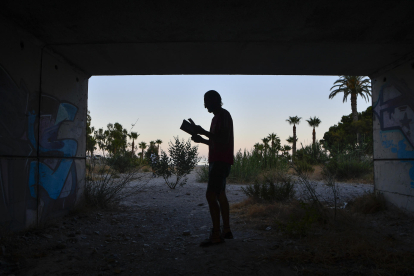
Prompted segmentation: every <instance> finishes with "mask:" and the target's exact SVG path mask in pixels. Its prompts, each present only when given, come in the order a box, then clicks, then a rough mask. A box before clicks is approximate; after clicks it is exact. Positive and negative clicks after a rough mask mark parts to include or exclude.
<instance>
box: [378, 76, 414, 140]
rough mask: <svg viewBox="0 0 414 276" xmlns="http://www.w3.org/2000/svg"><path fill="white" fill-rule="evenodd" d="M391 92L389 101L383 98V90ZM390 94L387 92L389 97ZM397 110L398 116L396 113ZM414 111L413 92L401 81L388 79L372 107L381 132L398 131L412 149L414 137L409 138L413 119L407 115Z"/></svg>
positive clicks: (392, 78) (393, 78)
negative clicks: (391, 95)
mask: <svg viewBox="0 0 414 276" xmlns="http://www.w3.org/2000/svg"><path fill="white" fill-rule="evenodd" d="M386 89H390V91H393V96H394V97H392V98H390V99H384V98H385V95H384V94H385V90H386ZM390 94H391V92H388V93H387V95H388V96H389V95H390ZM396 110H398V114H397V113H396ZM413 111H414V91H413V90H411V89H410V88H409V87H408V85H407V84H406V83H405V82H404V81H403V80H402V81H399V80H397V79H396V78H395V77H390V80H389V81H387V83H386V84H384V85H382V86H381V89H380V92H379V96H378V101H377V102H376V103H375V104H374V105H373V113H374V115H375V116H376V117H377V118H378V120H379V122H380V127H381V130H382V131H399V132H401V133H402V135H403V136H404V137H405V138H406V140H407V142H408V143H409V144H410V145H411V146H413V147H414V137H412V136H411V126H412V124H413V123H414V122H413V119H411V118H409V117H408V114H413Z"/></svg>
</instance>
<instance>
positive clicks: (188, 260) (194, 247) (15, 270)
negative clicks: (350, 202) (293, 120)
mask: <svg viewBox="0 0 414 276" xmlns="http://www.w3.org/2000/svg"><path fill="white" fill-rule="evenodd" d="M195 177H196V176H195V174H194V173H193V174H192V175H190V179H189V181H188V184H187V185H185V186H184V187H177V188H176V189H175V190H171V189H169V188H168V187H167V186H166V185H165V184H164V183H163V180H162V179H161V178H156V179H154V180H152V181H151V182H150V184H148V185H147V186H146V188H145V189H143V191H142V192H141V193H140V194H138V195H136V196H134V197H131V198H129V199H128V200H125V201H124V202H122V204H121V206H120V207H119V208H117V209H116V210H107V211H105V210H99V211H90V210H89V211H87V212H85V210H83V211H82V212H76V213H73V214H70V215H68V216H66V217H64V218H62V219H59V220H55V221H53V222H51V223H50V224H48V225H46V226H44V227H43V228H41V229H40V228H39V229H32V230H28V231H25V232H21V233H15V234H12V235H7V236H3V237H2V239H1V242H0V248H1V250H0V275H33V276H34V275H39V276H40V275H41V276H43V275H114V274H120V275H236V274H237V275H305V274H311V275H313V274H319V275H349V274H355V273H352V271H349V269H346V268H343V267H339V266H338V268H337V269H336V270H335V271H326V270H309V269H307V268H305V267H304V265H303V264H299V263H295V262H289V261H281V260H278V259H276V258H273V257H272V256H274V255H277V253H278V252H283V250H285V249H286V248H295V247H296V248H297V247H298V245H299V243H300V241H298V240H291V239H287V238H285V237H283V236H282V235H280V234H278V233H277V232H276V230H274V229H272V228H271V227H269V225H267V224H263V225H260V224H256V225H255V226H254V227H252V226H251V225H248V223H246V221H244V220H243V219H242V218H240V217H238V216H235V215H234V214H232V217H231V224H232V231H233V234H234V236H235V239H234V240H226V242H225V243H223V244H220V245H215V246H212V247H208V248H201V247H199V243H200V242H201V241H202V240H204V239H205V238H207V237H208V233H209V228H210V225H211V223H210V217H209V213H208V206H207V202H206V200H205V197H204V194H205V189H206V184H205V183H197V182H196V181H195ZM364 186H366V184H365V185H364ZM353 187H356V186H353ZM227 195H228V198H229V201H230V203H231V204H232V203H236V202H240V201H242V200H244V199H245V198H246V197H245V195H244V194H243V193H242V191H241V185H228V190H227ZM378 221H379V220H377V222H378ZM389 222H390V223H391V224H393V226H390V227H394V228H390V229H391V230H390V231H394V230H392V229H395V235H396V236H398V237H404V238H406V239H410V241H412V234H411V232H412V229H409V228H412V226H413V224H414V221H411V222H410V223H411V224H404V222H402V221H398V218H395V219H394V220H392V219H391V220H389ZM396 226H399V227H397V228H395V227H396ZM406 228H407V229H406ZM400 234H401V235H400ZM309 271H316V272H315V273H313V272H312V273H310V272H309ZM331 272H332V274H331Z"/></svg>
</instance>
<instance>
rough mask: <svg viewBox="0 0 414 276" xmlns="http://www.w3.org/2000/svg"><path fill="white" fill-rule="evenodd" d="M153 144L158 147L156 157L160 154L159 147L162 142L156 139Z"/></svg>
mask: <svg viewBox="0 0 414 276" xmlns="http://www.w3.org/2000/svg"><path fill="white" fill-rule="evenodd" d="M155 143H156V144H157V145H158V149H157V151H158V155H159V154H160V145H161V144H162V140H161V139H157V140H155Z"/></svg>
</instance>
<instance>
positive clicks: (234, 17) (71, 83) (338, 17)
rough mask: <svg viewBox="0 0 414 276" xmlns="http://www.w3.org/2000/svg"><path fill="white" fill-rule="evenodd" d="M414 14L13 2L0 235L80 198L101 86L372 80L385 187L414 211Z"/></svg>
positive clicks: (402, 10)
mask: <svg viewBox="0 0 414 276" xmlns="http://www.w3.org/2000/svg"><path fill="white" fill-rule="evenodd" d="M413 11H414V2H413V1H406V0H400V1H362V2H361V1H347V2H346V3H340V2H337V3H336V2H332V1H327V0H320V1H311V2H299V1H272V2H270V1H269V2H268V3H255V2H251V1H238V2H236V1H231V2H226V3H219V4H217V5H214V4H212V3H210V2H207V1H197V2H179V3H175V2H171V1H161V2H159V1H156V2H154V1H152V2H148V3H144V2H142V1H135V2H128V3H120V2H110V1H107V2H102V1H88V2H82V1H74V2H73V1H72V2H68V1H66V2H50V1H36V2H33V1H3V2H2V4H1V9H0V22H1V24H0V31H1V34H2V38H3V43H1V45H0V49H1V51H0V69H1V70H0V95H1V99H2V100H1V101H0V125H1V128H0V192H1V197H0V215H1V216H0V217H1V221H0V223H1V224H2V225H4V226H5V227H6V228H9V229H12V230H18V229H22V228H25V227H28V226H30V225H33V224H37V223H39V222H41V221H45V220H47V219H48V218H51V217H55V216H59V215H61V214H64V213H66V212H67V211H68V210H70V209H71V208H73V206H75V205H76V203H77V202H78V200H79V198H80V197H81V196H82V191H83V185H84V174H85V136H86V134H85V129H86V112H87V97H88V79H89V77H90V76H92V75H139V74H141V75H153V74H157V75H163V74H249V75H261V74H267V75H367V76H370V77H371V79H372V88H373V108H374V115H375V116H374V121H373V124H374V163H375V164H374V166H375V187H376V190H377V191H380V192H382V193H384V195H385V196H386V198H387V199H388V200H389V201H391V202H393V203H394V204H396V205H397V206H399V207H401V208H404V209H407V210H410V211H413V210H414V202H413V195H414V194H413V189H414V184H413V183H414V167H413V166H414V151H413V149H414V143H413V139H412V138H411V132H410V129H411V126H412V127H414V122H413V121H407V120H405V121H404V118H408V119H409V118H412V117H414V108H412V106H413V105H414V103H413V101H414V99H413V95H414V94H413V93H414V92H413V89H414V79H413V71H414V66H413V53H414V49H413V45H414V29H413V28H412V26H413V25H414V18H413V17H412V14H413Z"/></svg>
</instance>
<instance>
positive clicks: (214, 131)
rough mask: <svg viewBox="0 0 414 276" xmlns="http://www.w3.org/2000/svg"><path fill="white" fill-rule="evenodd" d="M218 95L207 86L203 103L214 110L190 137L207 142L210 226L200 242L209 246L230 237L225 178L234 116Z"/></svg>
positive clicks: (230, 153)
mask: <svg viewBox="0 0 414 276" xmlns="http://www.w3.org/2000/svg"><path fill="white" fill-rule="evenodd" d="M222 105H223V104H222V102H221V96H220V94H219V93H218V92H217V91H214V90H210V91H207V92H206V93H205V94H204V107H205V108H207V110H208V112H210V113H213V114H214V117H213V119H212V120H211V126H210V131H206V130H204V129H203V128H202V127H201V126H199V125H195V124H194V122H193V121H191V119H190V121H191V123H192V124H193V127H194V129H195V132H196V134H201V135H204V136H206V137H207V138H208V139H204V138H202V137H201V136H200V135H193V136H192V137H191V139H192V140H193V141H194V142H196V143H203V144H206V145H208V161H209V175H208V185H207V192H206V198H207V202H208V206H209V208H210V215H211V220H212V222H213V228H212V229H211V233H210V237H209V238H208V239H206V240H205V241H203V242H202V243H201V244H200V246H210V245H214V244H219V243H222V242H224V239H232V238H233V234H232V233H231V231H230V221H229V202H228V200H227V196H226V178H227V177H228V176H229V173H230V168H231V165H233V158H234V155H233V154H234V138H233V120H232V118H231V115H230V113H229V112H228V111H227V110H225V109H223V108H222V107H221V106H222ZM220 213H221V216H222V219H223V229H222V230H221V231H220Z"/></svg>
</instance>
